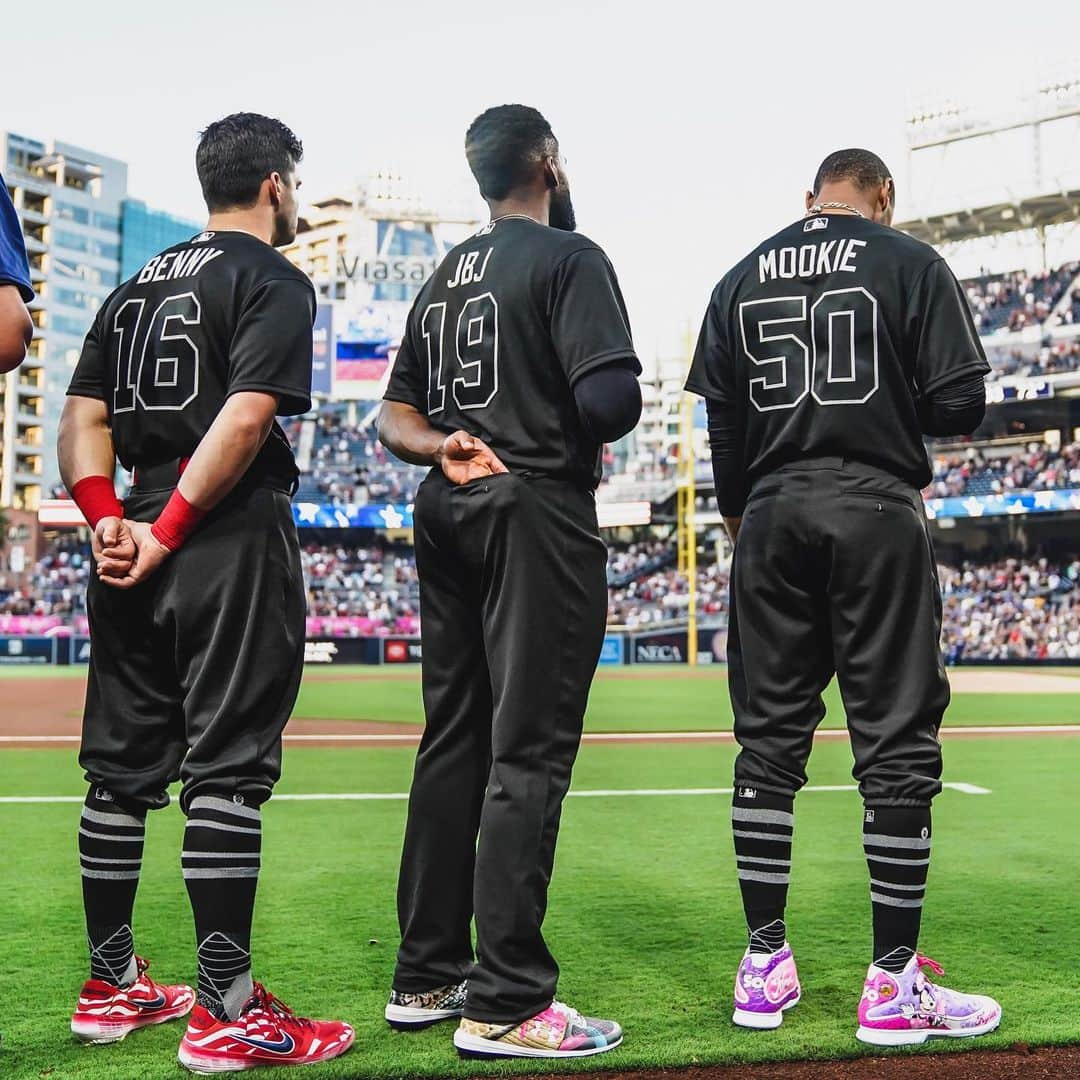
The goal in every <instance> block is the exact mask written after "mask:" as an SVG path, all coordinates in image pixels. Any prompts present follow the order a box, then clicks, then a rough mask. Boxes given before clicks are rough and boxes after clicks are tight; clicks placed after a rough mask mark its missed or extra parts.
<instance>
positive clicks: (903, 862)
mask: <svg viewBox="0 0 1080 1080" xmlns="http://www.w3.org/2000/svg"><path fill="white" fill-rule="evenodd" d="M866 857H867V858H868V859H869V860H870V861H871V862H881V863H890V864H891V865H893V866H929V865H930V860H929V859H928V858H927V859H891V858H889V856H888V855H871V854H870V852H869V851H868V852H867V853H866Z"/></svg>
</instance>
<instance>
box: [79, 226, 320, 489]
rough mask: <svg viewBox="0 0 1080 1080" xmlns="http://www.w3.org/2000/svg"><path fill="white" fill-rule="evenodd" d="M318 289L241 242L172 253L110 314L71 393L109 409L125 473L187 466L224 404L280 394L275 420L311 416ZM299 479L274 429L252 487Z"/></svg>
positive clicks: (99, 320)
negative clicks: (250, 394) (240, 396)
mask: <svg viewBox="0 0 1080 1080" xmlns="http://www.w3.org/2000/svg"><path fill="white" fill-rule="evenodd" d="M314 318H315V291H314V288H313V286H312V284H311V281H310V280H309V278H308V277H307V276H306V275H305V274H303V273H302V272H301V271H300V270H298V269H297V268H296V267H294V266H293V265H292V263H290V262H289V260H288V259H286V258H285V256H284V255H282V254H281V253H280V252H278V251H276V250H275V249H274V248H272V247H271V246H270V245H269V244H265V243H263V241H261V240H259V239H258V238H257V237H254V236H251V235H249V234H248V233H243V232H204V233H201V234H199V235H198V236H196V237H193V238H192V239H191V240H187V241H184V242H183V243H181V244H175V245H173V246H172V247H170V248H167V249H166V250H165V251H163V252H161V253H160V254H158V255H155V256H154V257H153V258H152V259H150V261H149V262H147V263H146V265H145V266H144V267H143V268H142V269H141V270H140V271H139V272H138V273H137V274H135V275H134V277H132V278H131V279H130V280H128V281H126V282H124V284H122V285H121V286H120V287H119V288H118V289H116V291H115V292H113V293H112V295H111V296H109V298H108V299H107V300H106V301H105V303H104V304H102V306H101V309H100V310H99V311H98V314H97V317H96V318H95V319H94V324H93V326H92V327H91V328H90V332H89V333H88V334H87V336H86V341H85V343H84V344H83V350H82V355H81V356H80V357H79V363H78V365H77V366H76V368H75V374H74V376H73V377H72V380H71V385H70V386H69V387H68V393H69V394H72V395H77V396H79V397H90V398H98V399H100V400H101V401H104V402H105V404H106V406H107V408H108V413H109V421H110V424H111V425H112V438H113V445H114V446H115V448H116V455H117V457H118V458H119V460H120V463H121V464H122V465H123V466H124V468H126V469H133V468H137V467H139V466H143V467H146V466H149V465H158V464H162V463H165V462H170V461H173V460H175V459H177V458H184V457H190V456H191V454H192V453H194V451H195V448H196V447H197V446H198V445H199V442H200V441H201V440H202V438H203V436H204V435H205V434H206V432H207V431H208V430H209V428H210V425H211V424H212V423H213V422H214V420H215V418H216V417H217V415H218V413H219V412H220V411H221V408H222V406H223V405H224V404H225V401H226V399H227V398H228V397H229V396H230V395H231V394H235V393H237V392H239V391H242V390H257V391H263V392H265V393H270V394H276V395H277V396H278V398H279V402H280V403H279V406H278V413H279V415H281V416H293V415H298V414H300V413H304V412H307V411H308V409H310V408H311V356H312V336H311V328H312V324H313V322H314ZM295 476H296V466H295V464H294V462H293V456H292V450H291V448H290V446H289V441H288V439H287V437H286V436H285V433H284V432H283V431H282V430H281V428H280V427H279V426H278V425H277V424H274V426H273V428H272V429H271V432H270V436H269V437H268V438H267V440H266V442H265V443H264V444H263V446H262V448H261V449H260V451H259V453H258V456H257V457H256V459H255V462H254V463H253V465H252V466H251V469H250V470H249V472H248V477H249V478H252V479H255V480H258V479H260V478H265V479H267V480H273V481H275V482H277V483H282V482H284V483H288V482H290V481H291V480H292V479H293V478H294V477H295Z"/></svg>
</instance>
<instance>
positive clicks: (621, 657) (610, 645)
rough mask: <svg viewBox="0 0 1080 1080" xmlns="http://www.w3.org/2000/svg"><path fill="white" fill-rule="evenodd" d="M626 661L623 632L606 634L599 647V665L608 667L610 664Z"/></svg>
mask: <svg viewBox="0 0 1080 1080" xmlns="http://www.w3.org/2000/svg"><path fill="white" fill-rule="evenodd" d="M625 662H626V636H625V635H624V634H607V635H605V637H604V644H603V646H602V647H601V649H600V666H601V667H608V666H611V665H612V664H623V663H625Z"/></svg>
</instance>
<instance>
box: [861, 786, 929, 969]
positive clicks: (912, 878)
mask: <svg viewBox="0 0 1080 1080" xmlns="http://www.w3.org/2000/svg"><path fill="white" fill-rule="evenodd" d="M863 848H864V849H865V851H866V863H867V866H868V867H869V868H870V901H871V904H872V906H873V913H874V957H873V959H874V963H875V964H876V965H877V966H878V967H880V968H883V969H884V970H885V971H890V972H892V973H893V974H894V975H899V974H900V972H902V971H903V970H904V968H905V967H906V966H907V965H908V962H909V961H910V960H911V958H912V957H913V956H914V955H915V950H916V948H917V947H918V944H919V924H920V922H921V921H922V906H923V897H924V896H925V895H926V874H927V871H928V870H929V867H930V807H928V806H878V807H867V808H866V809H865V811H864V813H863Z"/></svg>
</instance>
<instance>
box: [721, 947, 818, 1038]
mask: <svg viewBox="0 0 1080 1080" xmlns="http://www.w3.org/2000/svg"><path fill="white" fill-rule="evenodd" d="M801 998H802V987H801V986H799V973H798V971H797V970H796V969H795V956H794V955H793V953H792V951H791V946H790V945H789V944H788V943H787V942H786V941H785V942H784V946H783V948H781V949H777V950H776V952H774V953H752V952H751V951H750V950H749V949H747V950H746V952H745V953H744V954H743V958H742V963H741V964H740V965H739V973H738V975H736V976H735V1012H734V1013H733V1014H732V1017H731V1019H732V1020H733V1021H734V1022H735V1023H736V1024H738V1025H739V1027H747V1028H758V1029H767V1028H778V1027H779V1026H780V1025H781V1024H782V1023H783V1022H784V1012H785V1011H786V1010H787V1009H791V1008H794V1007H795V1006H796V1005H798V1004H799V1001H800V999H801Z"/></svg>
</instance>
